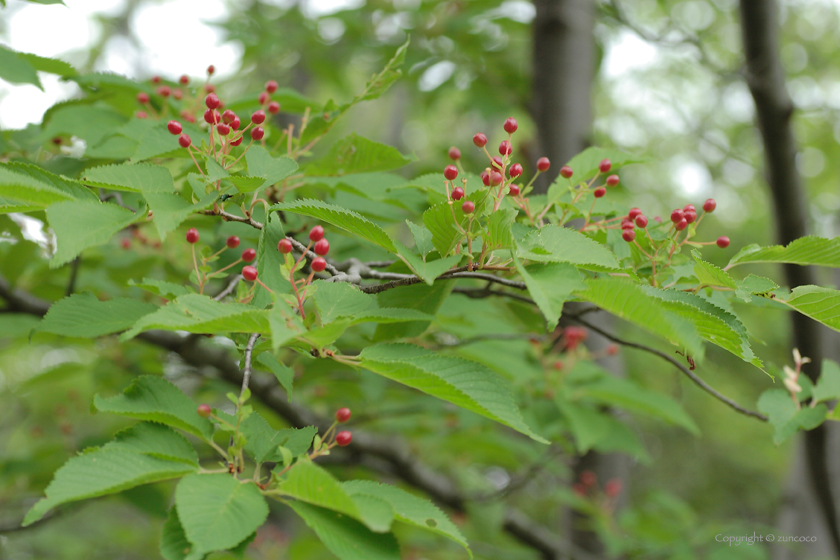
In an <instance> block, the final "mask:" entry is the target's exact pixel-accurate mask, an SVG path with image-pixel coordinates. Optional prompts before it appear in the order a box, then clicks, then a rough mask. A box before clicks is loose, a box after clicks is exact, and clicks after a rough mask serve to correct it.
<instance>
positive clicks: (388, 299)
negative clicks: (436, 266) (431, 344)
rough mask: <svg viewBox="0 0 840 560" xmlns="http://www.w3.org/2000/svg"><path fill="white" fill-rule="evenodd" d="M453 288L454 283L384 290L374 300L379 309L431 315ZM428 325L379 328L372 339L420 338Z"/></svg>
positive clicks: (418, 324) (421, 323)
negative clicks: (410, 311) (407, 310)
mask: <svg viewBox="0 0 840 560" xmlns="http://www.w3.org/2000/svg"><path fill="white" fill-rule="evenodd" d="M453 286H454V282H438V283H436V284H434V285H433V286H428V285H426V284H414V285H413V286H403V287H400V288H395V289H393V290H386V291H384V292H382V293H380V294H379V295H377V297H376V300H377V301H378V302H379V307H380V308H403V309H416V310H422V311H423V312H424V313H428V314H429V315H433V314H436V313H437V312H438V310H439V309H440V307H441V305H443V302H444V301H445V300H446V298H447V297H449V294H450V293H452V288H453ZM429 323H430V322H429V321H416V322H411V323H403V324H401V325H388V326H387V327H382V326H380V327H377V328H376V333H374V335H373V339H374V340H376V341H380V340H393V339H395V338H408V337H412V336H420V335H421V334H423V333H424V332H425V331H426V329H427V328H429Z"/></svg>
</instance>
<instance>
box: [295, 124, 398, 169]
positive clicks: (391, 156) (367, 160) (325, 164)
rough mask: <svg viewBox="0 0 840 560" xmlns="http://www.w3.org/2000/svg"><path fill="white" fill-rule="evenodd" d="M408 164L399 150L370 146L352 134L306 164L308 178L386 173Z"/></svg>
mask: <svg viewBox="0 0 840 560" xmlns="http://www.w3.org/2000/svg"><path fill="white" fill-rule="evenodd" d="M410 161H411V158H410V157H407V156H404V155H402V154H401V153H400V152H399V150H397V149H396V148H393V147H391V146H387V145H385V144H380V143H379V142H373V141H372V140H368V139H367V138H363V137H361V136H358V135H356V134H355V133H353V134H350V135H349V136H347V137H345V138H342V139H341V140H339V141H338V142H336V143H335V144H333V145H332V147H331V148H330V149H329V150H328V151H327V153H326V154H325V155H324V157H323V158H321V159H320V160H318V161H316V162H313V163H311V164H309V166H307V168H306V172H307V173H308V174H309V175H325V176H331V175H347V174H350V173H369V172H372V171H388V170H391V169H396V168H398V167H402V166H404V165H406V164H407V163H409V162H410Z"/></svg>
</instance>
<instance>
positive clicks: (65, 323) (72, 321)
mask: <svg viewBox="0 0 840 560" xmlns="http://www.w3.org/2000/svg"><path fill="white" fill-rule="evenodd" d="M157 308H158V307H157V306H156V305H153V304H151V303H145V302H142V301H139V300H136V299H131V298H116V299H112V300H109V301H99V300H98V299H97V298H96V296H95V295H93V294H91V293H82V294H73V295H71V296H69V297H66V298H64V299H61V300H59V301H57V302H55V303H54V304H52V305H51V306H50V309H49V311H47V314H46V315H45V316H44V320H43V321H41V323H40V325H38V330H39V331H42V332H48V333H53V334H60V335H63V336H72V337H79V338H98V337H100V336H104V335H106V334H113V333H117V332H120V331H124V330H126V329H127V328H129V327H131V325H133V324H134V323H135V322H136V321H137V320H138V319H140V318H141V317H143V316H144V315H148V314H149V313H152V312H153V311H155V310H156V309H157Z"/></svg>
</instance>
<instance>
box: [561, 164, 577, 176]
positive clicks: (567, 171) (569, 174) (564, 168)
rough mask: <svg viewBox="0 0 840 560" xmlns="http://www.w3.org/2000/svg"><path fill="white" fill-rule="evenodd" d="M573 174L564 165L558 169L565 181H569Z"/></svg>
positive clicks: (570, 169) (569, 168)
mask: <svg viewBox="0 0 840 560" xmlns="http://www.w3.org/2000/svg"><path fill="white" fill-rule="evenodd" d="M574 174H575V172H574V171H573V170H572V168H571V167H569V166H568V165H564V166H563V167H561V168H560V175H562V176H563V177H565V178H566V179H571V177H572V175H574Z"/></svg>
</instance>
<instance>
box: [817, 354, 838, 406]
mask: <svg viewBox="0 0 840 560" xmlns="http://www.w3.org/2000/svg"><path fill="white" fill-rule="evenodd" d="M811 398H812V399H814V401H816V402H826V401H832V400H834V399H840V366H838V365H837V362H834V361H832V360H823V362H822V367H821V368H820V378H819V380H818V381H817V384H816V385H815V386H814V388H813V389H811Z"/></svg>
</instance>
